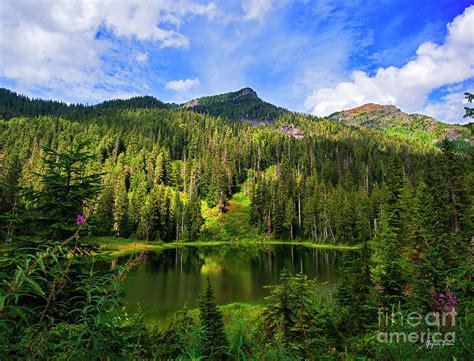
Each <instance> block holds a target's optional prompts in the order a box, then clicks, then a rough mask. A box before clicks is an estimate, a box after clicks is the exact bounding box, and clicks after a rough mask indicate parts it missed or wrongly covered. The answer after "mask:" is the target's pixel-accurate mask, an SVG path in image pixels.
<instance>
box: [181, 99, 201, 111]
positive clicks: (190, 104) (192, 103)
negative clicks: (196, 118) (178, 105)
mask: <svg viewBox="0 0 474 361" xmlns="http://www.w3.org/2000/svg"><path fill="white" fill-rule="evenodd" d="M198 105H199V100H197V99H193V100H190V101H189V102H187V103H185V104H183V108H186V109H188V108H194V107H197V106H198Z"/></svg>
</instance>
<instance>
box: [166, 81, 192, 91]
mask: <svg viewBox="0 0 474 361" xmlns="http://www.w3.org/2000/svg"><path fill="white" fill-rule="evenodd" d="M198 84H199V79H198V78H194V79H180V80H171V81H169V82H168V83H166V89H169V90H174V91H177V92H180V91H185V90H189V89H191V88H193V87H195V86H196V85H198Z"/></svg>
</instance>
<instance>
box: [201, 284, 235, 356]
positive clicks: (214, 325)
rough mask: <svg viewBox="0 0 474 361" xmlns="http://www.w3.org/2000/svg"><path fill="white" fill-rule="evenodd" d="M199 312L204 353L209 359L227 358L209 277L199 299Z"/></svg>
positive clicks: (226, 348) (218, 313) (226, 345)
mask: <svg viewBox="0 0 474 361" xmlns="http://www.w3.org/2000/svg"><path fill="white" fill-rule="evenodd" d="M199 314H200V316H199V317H200V320H201V327H202V333H203V338H204V341H203V346H204V354H205V356H206V357H207V358H209V359H210V360H223V359H225V358H227V356H226V355H227V351H228V347H229V346H228V342H227V338H226V334H225V332H224V322H223V321H222V313H221V312H220V311H219V310H218V308H217V304H216V301H215V298H214V289H213V287H212V285H211V282H210V280H209V277H208V278H207V284H206V288H205V289H204V290H203V292H202V294H201V297H200V299H199Z"/></svg>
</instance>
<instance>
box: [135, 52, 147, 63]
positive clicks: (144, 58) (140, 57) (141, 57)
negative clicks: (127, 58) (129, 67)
mask: <svg viewBox="0 0 474 361" xmlns="http://www.w3.org/2000/svg"><path fill="white" fill-rule="evenodd" d="M135 60H136V61H138V62H139V63H140V64H146V63H148V53H136V54H135Z"/></svg>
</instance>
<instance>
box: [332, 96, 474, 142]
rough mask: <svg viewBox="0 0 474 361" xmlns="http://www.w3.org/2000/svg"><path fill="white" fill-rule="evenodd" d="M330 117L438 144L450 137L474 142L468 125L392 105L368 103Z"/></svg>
mask: <svg viewBox="0 0 474 361" xmlns="http://www.w3.org/2000/svg"><path fill="white" fill-rule="evenodd" d="M327 119H329V120H332V121H335V122H338V123H342V124H345V125H351V126H355V127H359V128H369V129H372V130H375V131H379V132H382V133H385V134H388V135H396V136H400V137H402V138H409V139H416V140H420V141H422V142H424V143H432V144H436V143H439V142H440V141H442V140H443V139H445V138H447V139H448V140H450V141H455V142H458V143H459V145H460V146H463V145H464V146H467V144H466V143H470V144H471V145H472V144H474V138H473V137H472V133H471V131H470V129H469V128H468V127H464V126H460V125H452V124H446V123H443V122H440V121H438V120H436V119H434V118H431V117H429V116H426V115H423V114H407V113H404V112H402V111H401V110H400V109H398V108H397V107H395V106H393V105H379V104H372V103H369V104H365V105H362V106H359V107H356V108H353V109H349V110H343V111H340V112H337V113H333V114H331V115H329V116H328V117H327Z"/></svg>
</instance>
